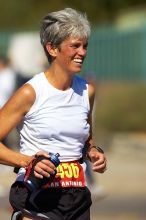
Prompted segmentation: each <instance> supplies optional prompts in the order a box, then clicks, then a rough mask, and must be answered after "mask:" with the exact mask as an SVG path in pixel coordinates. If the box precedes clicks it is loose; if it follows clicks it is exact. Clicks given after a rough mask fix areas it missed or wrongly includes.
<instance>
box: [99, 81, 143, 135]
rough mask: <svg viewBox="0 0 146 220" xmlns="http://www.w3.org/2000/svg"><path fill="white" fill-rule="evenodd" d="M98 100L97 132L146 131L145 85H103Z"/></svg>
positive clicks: (100, 86)
mask: <svg viewBox="0 0 146 220" xmlns="http://www.w3.org/2000/svg"><path fill="white" fill-rule="evenodd" d="M96 99H97V100H96V102H95V103H96V114H95V127H96V129H97V131H99V132H103V131H105V132H123V131H124V132H128V131H133V132H145V131H146V84H145V83H132V82H131V83H130V82H129V83H128V82H126V83H119V82H118V83H117V82H116V83H102V84H99V86H98V88H97V97H96Z"/></svg>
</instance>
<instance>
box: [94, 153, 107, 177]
mask: <svg viewBox="0 0 146 220" xmlns="http://www.w3.org/2000/svg"><path fill="white" fill-rule="evenodd" d="M90 158H91V161H92V163H93V166H92V169H93V171H94V172H98V173H104V172H105V171H106V170H107V160H106V157H105V155H104V154H102V153H99V152H96V153H95V152H94V154H92V155H91V157H90Z"/></svg>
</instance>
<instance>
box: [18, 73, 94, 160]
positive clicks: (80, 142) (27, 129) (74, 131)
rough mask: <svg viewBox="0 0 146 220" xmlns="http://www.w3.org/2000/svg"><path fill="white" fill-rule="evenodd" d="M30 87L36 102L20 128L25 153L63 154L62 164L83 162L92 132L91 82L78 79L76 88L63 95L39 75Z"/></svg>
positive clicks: (22, 150) (75, 79)
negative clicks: (88, 120)
mask: <svg viewBox="0 0 146 220" xmlns="http://www.w3.org/2000/svg"><path fill="white" fill-rule="evenodd" d="M27 83H29V84H30V85H31V86H32V87H33V89H34V90H35V93H36V100H35V102H34V104H33V105H32V107H31V109H30V110H29V112H28V113H27V114H26V115H25V117H24V119H23V121H22V123H21V124H20V126H19V127H18V130H19V132H20V151H21V153H23V154H27V155H32V154H34V153H36V152H38V151H40V150H45V151H47V152H50V153H59V154H60V160H61V161H72V160H78V159H79V158H81V157H82V149H83V147H84V144H85V141H86V140H87V138H88V136H89V129H90V126H89V124H88V122H87V118H88V113H89V109H90V107H89V97H88V84H87V82H86V81H85V80H84V79H82V78H80V77H79V76H74V78H73V83H72V87H71V88H70V89H68V90H66V91H62V90H58V89H56V88H55V87H53V86H52V85H51V84H50V83H49V82H48V80H47V78H46V76H45V74H44V73H39V74H37V75H36V76H34V77H33V78H32V79H31V80H29V81H28V82H27Z"/></svg>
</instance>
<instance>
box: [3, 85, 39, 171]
mask: <svg viewBox="0 0 146 220" xmlns="http://www.w3.org/2000/svg"><path fill="white" fill-rule="evenodd" d="M34 101H35V92H34V90H33V88H32V87H31V86H30V85H29V84H26V85H24V86H23V87H21V88H20V89H19V90H18V91H17V92H16V93H15V94H14V96H12V97H11V98H10V100H9V101H8V102H7V103H6V104H5V105H4V107H3V108H2V109H1V110H0V140H3V139H4V138H5V137H6V136H7V134H8V133H9V132H10V131H11V130H12V129H13V128H14V127H16V126H17V125H18V123H19V122H20V121H21V120H22V118H23V117H24V115H25V114H26V113H27V112H28V111H29V109H30V108H31V106H32V105H33V103H34ZM32 158H33V157H30V156H26V155H23V154H20V153H18V152H15V151H13V150H11V149H8V148H7V147H6V146H5V145H3V144H2V142H0V163H2V164H6V165H9V166H17V167H25V166H27V165H28V163H29V162H30V161H31V159H32Z"/></svg>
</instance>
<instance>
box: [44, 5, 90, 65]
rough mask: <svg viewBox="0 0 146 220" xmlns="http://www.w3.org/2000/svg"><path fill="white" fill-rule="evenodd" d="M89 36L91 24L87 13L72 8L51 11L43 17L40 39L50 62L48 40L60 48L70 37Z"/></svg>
mask: <svg viewBox="0 0 146 220" xmlns="http://www.w3.org/2000/svg"><path fill="white" fill-rule="evenodd" d="M89 36H90V24H89V21H88V19H87V17H86V14H83V13H81V12H78V11H76V10H74V9H72V8H65V9H64V10H60V11H56V12H51V13H49V14H47V15H46V16H45V17H44V18H43V21H42V25H41V30H40V39H41V44H42V45H43V48H44V50H45V53H46V55H47V58H48V60H49V62H51V60H52V58H51V56H50V54H49V53H48V51H47V50H46V44H47V43H48V42H49V43H51V45H52V46H53V47H56V48H59V46H60V44H61V43H62V42H63V41H64V40H65V39H67V38H68V37H75V38H76V37H77V38H86V39H88V38H89Z"/></svg>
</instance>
